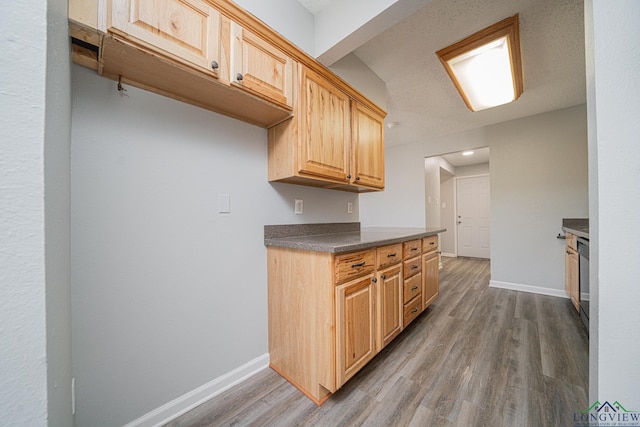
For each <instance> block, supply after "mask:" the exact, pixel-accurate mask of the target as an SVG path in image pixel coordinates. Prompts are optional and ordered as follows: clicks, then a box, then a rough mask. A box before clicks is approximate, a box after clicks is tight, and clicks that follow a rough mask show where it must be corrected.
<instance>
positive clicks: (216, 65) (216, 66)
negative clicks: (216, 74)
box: [211, 61, 220, 70]
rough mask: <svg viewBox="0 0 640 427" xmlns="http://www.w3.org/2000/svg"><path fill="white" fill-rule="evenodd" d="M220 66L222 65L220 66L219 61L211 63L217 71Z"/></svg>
mask: <svg viewBox="0 0 640 427" xmlns="http://www.w3.org/2000/svg"><path fill="white" fill-rule="evenodd" d="M219 66H220V65H218V61H211V68H213V69H214V70H217V69H218V67H219Z"/></svg>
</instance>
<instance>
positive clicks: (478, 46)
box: [436, 15, 524, 111]
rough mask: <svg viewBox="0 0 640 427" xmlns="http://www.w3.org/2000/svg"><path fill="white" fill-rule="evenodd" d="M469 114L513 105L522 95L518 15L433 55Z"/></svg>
mask: <svg viewBox="0 0 640 427" xmlns="http://www.w3.org/2000/svg"><path fill="white" fill-rule="evenodd" d="M436 55H438V58H439V59H440V62H442V65H444V68H445V70H447V73H448V74H449V77H451V80H453V84H454V85H455V86H456V89H458V92H460V95H461V96H462V99H463V100H464V102H465V104H467V107H469V109H470V110H471V111H480V110H484V109H487V108H491V107H496V106H498V105H502V104H507V103H509V102H512V101H515V100H516V99H518V98H519V97H520V95H522V92H523V87H524V85H523V81H522V59H521V58H520V34H519V26H518V15H514V16H512V17H510V18H507V19H504V20H502V21H500V22H498V23H496V24H493V25H491V26H490V27H487V28H485V29H484V30H481V31H478V32H477V33H475V34H472V35H471V36H469V37H467V38H465V39H464V40H461V41H459V42H457V43H455V44H453V45H451V46H449V47H446V48H444V49H441V50H439V51H438V52H436Z"/></svg>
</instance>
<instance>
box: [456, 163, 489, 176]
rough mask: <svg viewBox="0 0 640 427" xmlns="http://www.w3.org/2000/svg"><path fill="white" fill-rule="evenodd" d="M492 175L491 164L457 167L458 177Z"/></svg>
mask: <svg viewBox="0 0 640 427" xmlns="http://www.w3.org/2000/svg"><path fill="white" fill-rule="evenodd" d="M489 173H490V168H489V163H488V162H487V163H478V164H475V165H467V166H457V167H456V176H457V177H461V176H473V175H487V174H489Z"/></svg>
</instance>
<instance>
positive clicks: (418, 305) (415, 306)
mask: <svg viewBox="0 0 640 427" xmlns="http://www.w3.org/2000/svg"><path fill="white" fill-rule="evenodd" d="M421 311H422V298H420V297H419V296H417V297H415V298H414V299H413V300H411V302H409V303H408V304H405V306H404V316H403V321H402V327H406V326H407V325H408V324H409V323H411V322H412V321H413V319H415V318H416V317H418V315H419V314H420V312H421Z"/></svg>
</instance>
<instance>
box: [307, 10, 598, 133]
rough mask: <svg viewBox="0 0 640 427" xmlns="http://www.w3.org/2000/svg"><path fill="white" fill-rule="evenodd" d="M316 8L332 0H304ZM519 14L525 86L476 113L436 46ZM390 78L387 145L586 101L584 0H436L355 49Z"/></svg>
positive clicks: (374, 68) (368, 63)
mask: <svg viewBox="0 0 640 427" xmlns="http://www.w3.org/2000/svg"><path fill="white" fill-rule="evenodd" d="M299 1H300V2H301V3H303V4H304V5H305V6H306V7H307V8H309V9H310V10H312V11H314V9H315V10H318V9H321V8H322V7H323V6H324V5H325V4H326V3H328V2H327V1H325V0H299ZM516 13H519V14H520V44H521V49H522V56H523V58H522V61H523V70H524V93H523V94H522V96H521V97H520V98H519V99H518V100H517V101H515V102H513V103H511V104H507V105H503V106H500V107H496V108H491V109H488V110H484V111H479V112H476V113H472V112H471V111H469V110H468V109H467V107H466V106H465V104H464V102H463V101H462V98H461V97H460V95H459V94H458V92H457V91H456V89H455V87H454V85H453V83H452V82H451V80H450V79H449V77H448V75H447V74H446V72H445V71H444V68H443V67H442V65H441V64H440V62H439V60H438V58H437V57H436V55H435V52H436V51H437V50H439V49H442V48H443V47H446V46H449V45H450V44H452V43H454V42H456V41H458V40H460V39H463V38H465V37H467V36H468V35H470V34H472V33H474V32H476V31H478V30H481V29H483V28H485V27H487V26H489V25H491V24H493V23H495V22H497V21H499V20H501V19H504V18H506V17H508V16H512V15H514V14H516ZM354 53H355V55H356V56H358V57H359V58H360V60H362V62H364V63H365V64H366V65H367V66H368V67H369V68H370V69H371V70H373V72H374V73H376V74H377V75H378V76H379V77H380V78H381V79H382V80H383V81H384V82H385V83H386V86H387V111H388V115H387V119H386V121H387V123H388V122H398V126H396V127H394V128H391V129H386V134H385V143H386V145H388V146H392V145H398V144H405V143H412V142H419V141H425V140H428V139H429V138H431V137H437V136H444V135H450V134H454V133H458V132H461V131H465V130H471V129H474V128H479V127H483V126H487V125H490V124H494V123H499V122H503V121H506V120H512V119H516V118H521V117H526V116H530V115H534V114H540V113H544V112H547V111H553V110H558V109H561V108H565V107H570V106H573V105H578V104H582V103H584V102H586V89H585V60H584V17H583V0H433V1H432V2H431V3H429V4H428V5H426V6H425V7H423V8H422V9H419V10H418V11H417V12H415V13H414V14H412V15H410V16H409V17H407V18H405V19H404V20H402V21H400V22H399V23H397V24H395V25H394V26H392V27H391V28H389V29H388V30H386V31H384V32H382V33H381V34H379V35H378V36H376V37H374V38H373V39H371V40H369V41H368V42H367V43H365V44H364V45H363V46H361V47H359V48H358V49H356V50H355V51H354Z"/></svg>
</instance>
